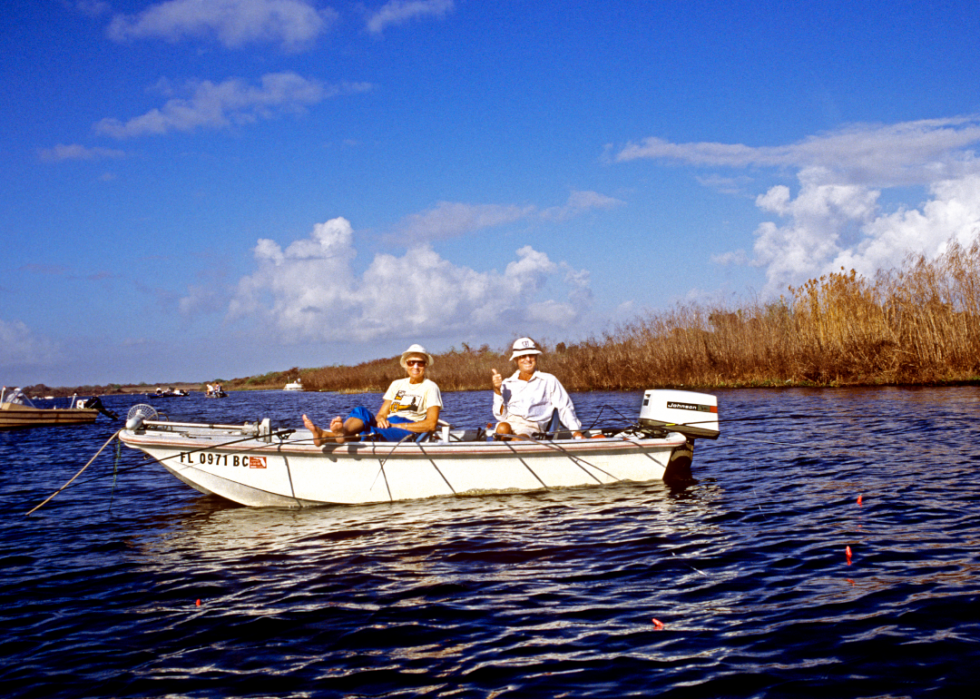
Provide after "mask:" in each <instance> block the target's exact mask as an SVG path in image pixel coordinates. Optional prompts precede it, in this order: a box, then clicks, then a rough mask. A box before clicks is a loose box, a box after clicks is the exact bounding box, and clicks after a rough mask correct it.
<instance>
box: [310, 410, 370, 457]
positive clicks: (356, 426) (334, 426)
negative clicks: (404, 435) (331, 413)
mask: <svg viewBox="0 0 980 699" xmlns="http://www.w3.org/2000/svg"><path fill="white" fill-rule="evenodd" d="M303 425H305V426H306V429H308V430H309V431H310V432H312V433H313V443H314V444H315V445H316V446H318V447H320V446H323V444H324V443H325V442H337V443H338V444H343V443H344V442H347V441H353V440H352V438H353V437H355V436H356V435H359V434H360V433H361V432H364V431H365V430H368V429H370V428H371V427H373V426H375V425H377V423H376V422H375V419H374V415H372V414H371V411H370V410H368V409H367V408H362V407H357V408H354V409H353V410H352V411H351V412H350V415H348V416H347V419H346V420H344V419H343V418H342V417H340V416H339V415H338V416H337V417H335V418H334V419H333V420H331V421H330V429H329V430H325V429H323V428H321V427H318V426H317V425H316V424H314V422H313V421H312V420H310V418H308V417H307V416H306V415H304V416H303Z"/></svg>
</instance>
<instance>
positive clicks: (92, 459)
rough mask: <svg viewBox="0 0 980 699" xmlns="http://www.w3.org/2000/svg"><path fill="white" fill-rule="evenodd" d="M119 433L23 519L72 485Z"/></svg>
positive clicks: (108, 440)
mask: <svg viewBox="0 0 980 699" xmlns="http://www.w3.org/2000/svg"><path fill="white" fill-rule="evenodd" d="M120 432H122V430H117V431H116V432H115V433H114V434H113V435H112V436H111V437H109V439H107V440H106V443H105V444H103V445H102V446H101V447H99V450H98V451H97V452H95V456H93V457H92V458H91V459H89V460H88V463H87V464H85V465H84V466H82V468H81V470H79V472H78V473H76V474H75V475H74V476H72V477H71V478H70V479H68V482H67V483H65V484H64V485H63V486H61V487H60V488H58V489H57V490H56V491H54V492H53V493H51V495H50V496H49V497H48V499H47V500H45V501H44V502H42V503H41V504H40V505H38V506H37V507H35V508H34V509H32V510H31V511H30V512H27V513H26V514H25V515H24V516H25V517H30V516H31V515H32V514H34V513H35V512H37V511H38V510H40V509H41V508H42V507H44V506H45V505H47V504H48V503H49V502H51V501H52V500H54V497H55V495H57V494H58V493H60V492H61V491H62V490H64V489H65V488H67V487H68V486H70V485H71V484H72V481H74V480H75V479H76V478H78V477H79V476H80V475H82V472H83V471H84V470H85V469H87V468H88V467H89V466H91V465H92V462H93V461H95V459H96V457H98V455H99V454H101V453H102V450H103V449H105V448H106V447H107V446H109V443H110V442H111V441H112V440H114V439H115V438H116V437H118V436H119V433H120Z"/></svg>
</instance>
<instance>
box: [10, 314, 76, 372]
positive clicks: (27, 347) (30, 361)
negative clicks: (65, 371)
mask: <svg viewBox="0 0 980 699" xmlns="http://www.w3.org/2000/svg"><path fill="white" fill-rule="evenodd" d="M0 347H3V352H0V368H3V369H6V370H13V369H16V368H20V367H31V366H40V365H42V364H46V363H51V362H54V361H57V360H59V359H60V358H61V357H60V352H59V351H58V348H57V346H56V345H55V343H53V342H52V341H51V340H49V339H47V338H44V337H40V336H38V335H37V334H35V333H34V332H33V331H32V330H31V329H30V328H28V327H27V325H25V324H24V323H23V322H21V321H19V320H15V321H5V320H3V319H0Z"/></svg>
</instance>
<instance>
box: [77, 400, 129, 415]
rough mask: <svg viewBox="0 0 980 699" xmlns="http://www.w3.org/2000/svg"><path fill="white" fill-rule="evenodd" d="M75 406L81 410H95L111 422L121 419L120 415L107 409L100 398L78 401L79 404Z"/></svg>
mask: <svg viewBox="0 0 980 699" xmlns="http://www.w3.org/2000/svg"><path fill="white" fill-rule="evenodd" d="M75 405H77V406H78V407H79V408H95V409H96V410H98V411H99V412H100V413H102V414H103V415H105V416H106V417H107V418H109V419H110V420H118V419H119V415H118V413H114V412H113V411H111V410H109V409H108V408H107V407H105V406H104V405H102V399H101V398H99V397H98V396H93V397H92V398H84V399H82V400H80V401H78V402H77V403H75Z"/></svg>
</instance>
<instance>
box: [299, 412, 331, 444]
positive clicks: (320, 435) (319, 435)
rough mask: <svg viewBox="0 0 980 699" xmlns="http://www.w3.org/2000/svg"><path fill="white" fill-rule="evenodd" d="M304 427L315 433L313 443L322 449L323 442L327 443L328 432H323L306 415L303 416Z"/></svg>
mask: <svg viewBox="0 0 980 699" xmlns="http://www.w3.org/2000/svg"><path fill="white" fill-rule="evenodd" d="M303 425H304V426H305V427H306V429H308V430H309V431H310V432H312V433H313V443H314V444H315V445H317V446H318V447H322V446H323V442H324V441H325V439H324V438H325V437H326V434H327V433H326V430H321V429H320V428H319V427H317V426H316V425H315V424H314V423H313V421H312V420H311V419H310V418H308V417H306V415H304V416H303Z"/></svg>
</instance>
